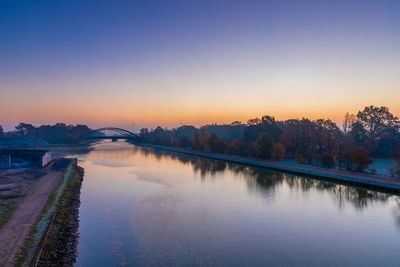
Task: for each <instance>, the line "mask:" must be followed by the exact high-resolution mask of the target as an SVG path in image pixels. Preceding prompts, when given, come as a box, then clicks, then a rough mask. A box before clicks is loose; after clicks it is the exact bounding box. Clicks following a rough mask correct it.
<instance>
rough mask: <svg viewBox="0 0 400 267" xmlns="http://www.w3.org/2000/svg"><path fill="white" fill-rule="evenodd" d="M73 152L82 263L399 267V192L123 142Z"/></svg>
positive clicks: (80, 260) (97, 264) (79, 249)
mask: <svg viewBox="0 0 400 267" xmlns="http://www.w3.org/2000/svg"><path fill="white" fill-rule="evenodd" d="M69 156H70V157H77V158H79V165H81V166H82V167H83V168H84V169H85V176H84V181H83V186H82V190H81V206H80V211H79V214H80V227H79V234H80V239H79V246H78V253H79V255H78V259H77V266H132V265H134V266H137V265H139V266H142V265H146V266H159V265H168V266H188V265H190V266H200V265H203V266H210V265H213V266H214V265H215V266H243V265H250V266H260V265H263V266H266V265H269V266H399V262H400V253H399V251H400V197H398V196H393V195H390V194H385V193H378V192H374V191H367V190H362V189H357V188H354V187H349V186H344V185H339V184H334V183H329V182H324V181H319V180H314V179H310V178H303V177H300V176H296V175H289V174H284V173H279V172H274V171H268V170H261V169H256V168H251V167H246V166H239V165H234V164H227V163H225V162H221V161H214V160H209V159H204V158H198V157H191V156H187V155H180V154H174V153H168V152H163V151H157V150H153V149H149V148H140V147H136V146H133V145H130V144H127V143H123V142H104V143H100V144H97V145H95V146H93V147H92V149H91V150H87V151H83V152H80V153H75V152H73V151H72V152H69Z"/></svg>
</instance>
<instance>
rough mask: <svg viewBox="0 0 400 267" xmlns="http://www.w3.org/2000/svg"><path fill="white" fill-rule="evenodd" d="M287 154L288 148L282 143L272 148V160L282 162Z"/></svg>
mask: <svg viewBox="0 0 400 267" xmlns="http://www.w3.org/2000/svg"><path fill="white" fill-rule="evenodd" d="M285 154H286V148H285V147H284V146H283V145H282V144H281V143H276V144H274V145H273V146H272V160H275V161H281V160H282V159H283V158H284V157H285Z"/></svg>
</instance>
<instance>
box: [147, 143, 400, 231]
mask: <svg viewBox="0 0 400 267" xmlns="http://www.w3.org/2000/svg"><path fill="white" fill-rule="evenodd" d="M142 153H143V154H144V155H154V156H155V157H156V158H157V159H161V158H162V157H166V158H170V159H175V160H179V161H180V162H182V163H184V164H190V165H191V166H192V167H193V170H194V172H195V173H200V175H201V177H202V178H204V177H206V175H210V176H215V174H216V173H218V172H224V171H225V170H229V171H231V172H232V173H235V174H236V175H240V176H243V178H244V179H245V180H246V184H247V186H248V188H249V189H250V190H257V191H260V190H261V191H262V192H269V193H270V192H272V191H273V190H274V188H275V187H276V186H278V185H282V184H286V185H287V186H288V187H289V188H290V189H294V190H299V191H301V192H307V191H310V190H316V191H320V192H328V193H329V194H330V195H331V196H332V197H333V199H334V200H335V201H336V202H337V203H338V205H339V207H340V208H343V207H344V206H345V205H346V203H351V204H352V205H353V206H354V207H355V208H356V209H357V210H362V209H364V208H367V207H368V205H369V204H371V203H376V202H382V203H384V202H387V201H388V199H389V198H390V197H392V195H390V194H385V193H380V192H375V191H368V190H364V189H360V188H355V187H351V186H346V185H340V184H335V183H329V182H326V181H322V180H318V179H310V178H303V177H301V176H296V175H290V174H284V173H281V172H274V171H269V170H262V169H258V168H254V167H247V166H243V165H238V164H230V163H225V162H223V161H218V160H210V159H205V158H200V157H195V156H188V155H184V154H179V153H170V152H167V151H161V150H152V149H142ZM396 201H398V203H399V212H398V218H399V224H400V199H397V200H396Z"/></svg>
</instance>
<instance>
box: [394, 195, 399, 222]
mask: <svg viewBox="0 0 400 267" xmlns="http://www.w3.org/2000/svg"><path fill="white" fill-rule="evenodd" d="M394 201H395V202H396V206H397V207H395V208H394V209H393V217H394V219H395V221H396V225H397V226H398V227H400V196H394Z"/></svg>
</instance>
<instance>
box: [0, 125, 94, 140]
mask: <svg viewBox="0 0 400 267" xmlns="http://www.w3.org/2000/svg"><path fill="white" fill-rule="evenodd" d="M89 131H90V128H89V127H88V126H86V125H81V124H78V125H67V124H65V123H56V124H54V125H41V126H39V127H35V126H33V125H32V124H28V123H20V124H18V125H17V126H16V127H15V130H14V131H10V132H4V130H3V128H2V127H1V126H0V140H12V139H18V138H28V139H34V138H37V139H42V140H44V141H46V142H48V143H49V144H77V143H79V137H80V136H81V135H83V134H85V133H87V132H89Z"/></svg>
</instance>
